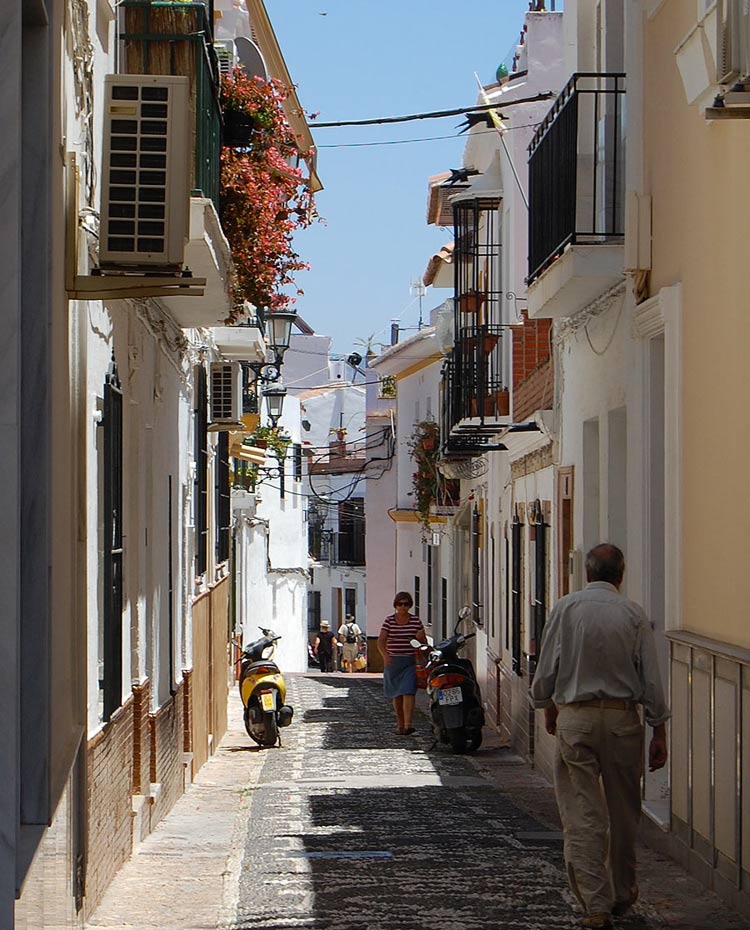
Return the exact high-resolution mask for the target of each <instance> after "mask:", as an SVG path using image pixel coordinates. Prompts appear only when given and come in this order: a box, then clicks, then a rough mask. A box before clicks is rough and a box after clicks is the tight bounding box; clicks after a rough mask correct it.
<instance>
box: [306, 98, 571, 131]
mask: <svg viewBox="0 0 750 930" xmlns="http://www.w3.org/2000/svg"><path fill="white" fill-rule="evenodd" d="M555 96H556V94H555V93H553V91H551V90H548V91H546V92H545V93H542V94H536V95H535V96H533V97H520V98H519V99H518V100H508V101H507V102H506V101H503V102H502V103H484V104H479V105H477V106H473V107H458V108H456V109H454V110H433V111H432V112H431V113H412V114H410V115H409V116H380V117H377V118H375V119H349V120H339V121H338V122H335V123H318V122H314V121H311V123H310V128H311V129H313V130H314V129H332V128H335V127H337V126H382V125H383V124H385V123H410V122H413V121H414V120H417V119H440V118H441V117H443V116H461V115H463V114H465V113H485V112H487V111H488V110H498V109H503V110H506V109H508V107H516V106H518V105H519V104H520V103H537V102H538V101H540V100H549V99H550V98H551V97H555ZM501 119H502V117H501Z"/></svg>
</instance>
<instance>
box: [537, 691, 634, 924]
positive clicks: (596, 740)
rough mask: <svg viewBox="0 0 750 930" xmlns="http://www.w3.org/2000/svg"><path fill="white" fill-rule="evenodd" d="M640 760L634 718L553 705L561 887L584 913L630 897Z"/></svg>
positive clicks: (631, 714)
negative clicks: (562, 860)
mask: <svg viewBox="0 0 750 930" xmlns="http://www.w3.org/2000/svg"><path fill="white" fill-rule="evenodd" d="M642 760H643V726H642V724H641V722H640V718H639V716H638V712H637V711H635V710H616V709H610V708H600V707H576V706H572V705H560V708H559V715H558V718H557V751H556V753H555V794H556V796H557V806H558V807H559V809H560V818H561V819H562V825H563V835H564V855H565V866H566V869H567V874H568V882H569V883H570V887H571V889H572V890H573V893H574V894H575V896H576V897H577V898H578V900H579V901H580V903H581V905H582V907H583V909H584V910H585V912H586V913H587V914H608V913H609V912H610V910H611V909H612V905H613V904H614V903H615V902H627V903H630V902H631V901H633V900H635V898H636V897H637V894H638V886H637V884H636V876H635V872H636V856H635V839H636V832H637V829H638V820H639V818H640V813H641V792H640V779H641V771H642V765H643V761H642Z"/></svg>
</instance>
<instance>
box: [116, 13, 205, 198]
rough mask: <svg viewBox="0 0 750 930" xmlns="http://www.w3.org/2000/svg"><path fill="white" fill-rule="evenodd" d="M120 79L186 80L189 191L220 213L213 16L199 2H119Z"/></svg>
mask: <svg viewBox="0 0 750 930" xmlns="http://www.w3.org/2000/svg"><path fill="white" fill-rule="evenodd" d="M120 7H121V9H122V13H121V17H122V19H121V32H120V39H121V40H122V43H123V44H122V49H121V51H120V67H119V71H120V73H122V74H165V75H178V76H182V77H187V78H188V79H189V81H190V101H191V105H192V120H191V122H192V126H191V128H192V142H193V154H194V162H193V165H194V167H193V174H192V187H193V190H194V191H196V192H200V193H201V194H202V195H203V196H204V197H209V198H210V199H211V200H212V201H213V203H214V206H215V207H216V209H217V210H218V209H219V173H220V155H221V147H220V145H221V108H220V105H219V63H218V60H217V57H216V52H215V51H214V47H213V38H212V29H211V23H212V19H211V17H212V13H213V4H211V5H210V6H209V5H207V4H205V3H201V2H181V0H121V3H120Z"/></svg>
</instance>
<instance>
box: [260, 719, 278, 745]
mask: <svg viewBox="0 0 750 930" xmlns="http://www.w3.org/2000/svg"><path fill="white" fill-rule="evenodd" d="M278 738H279V731H278V728H277V726H276V711H275V710H274V711H272V710H267V711H266V712H265V713H264V714H263V740H262V742H261V745H262V746H275V745H276V741H277V740H278Z"/></svg>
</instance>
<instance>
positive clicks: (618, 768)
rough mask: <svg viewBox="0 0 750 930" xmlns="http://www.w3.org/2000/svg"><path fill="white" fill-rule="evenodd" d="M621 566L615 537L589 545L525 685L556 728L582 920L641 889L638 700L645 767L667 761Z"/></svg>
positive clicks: (659, 695) (639, 615)
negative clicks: (648, 730)
mask: <svg viewBox="0 0 750 930" xmlns="http://www.w3.org/2000/svg"><path fill="white" fill-rule="evenodd" d="M624 572H625V559H624V558H623V554H622V552H621V551H620V550H619V549H618V548H617V546H612V545H609V544H606V543H603V544H602V545H599V546H596V547H595V548H593V549H592V550H591V552H589V553H588V555H587V556H586V577H587V580H588V584H587V585H586V587H585V588H584V590H583V591H577V592H576V593H575V594H569V595H567V596H566V597H563V598H561V599H560V600H559V601H558V602H557V604H556V605H555V608H554V610H553V611H552V613H551V614H550V617H549V620H548V621H547V626H546V628H545V631H544V636H543V638H542V648H541V655H540V657H539V664H538V666H537V669H536V673H535V675H534V683H533V685H532V688H531V694H532V697H533V699H534V703H535V705H536V706H537V707H543V708H544V718H545V726H546V729H547V732H548V733H551V734H553V735H554V734H557V749H556V752H555V794H556V797H557V805H558V807H559V809H560V818H561V820H562V825H563V832H564V837H565V848H564V853H565V865H566V869H567V875H568V881H569V883H570V887H571V888H572V890H573V893H574V894H575V896H576V897H577V898H578V900H579V902H580V903H581V905H582V907H583V909H584V911H585V916H584V917H583V919H582V920H581V926H582V927H597V928H607V927H611V926H612V922H611V915H615V916H622V915H623V914H625V913H626V912H627V911H628V910H629V909H630V908H631V907H632V905H633V904H634V903H635V901H636V899H637V897H638V885H637V884H636V874H635V873H636V856H635V839H636V831H637V828H638V820H639V817H640V811H641V793H640V779H641V770H642V759H643V725H642V724H641V721H640V717H639V715H638V705H639V704H642V705H643V710H644V716H645V718H646V722H647V723H648V724H649V725H650V726H651V727H653V737H652V739H651V745H650V747H649V768H650V770H651V771H654V770H655V769H659V768H662V766H663V765H664V764H665V763H666V761H667V740H666V732H665V725H664V722H665V720H667V719H668V717H669V710H668V709H667V705H666V703H665V700H664V693H663V690H662V684H661V676H660V674H659V666H658V663H657V658H656V649H655V647H654V635H653V632H652V629H651V624H650V623H649V621H648V618H647V617H646V614H645V613H644V611H643V609H642V608H641V607H639V605H638V604H636V603H635V602H633V601H629V600H627V599H626V598H624V597H623V596H622V595H621V594H620V593H619V588H620V585H621V584H622V578H623V574H624ZM602 789H603V790H602Z"/></svg>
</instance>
